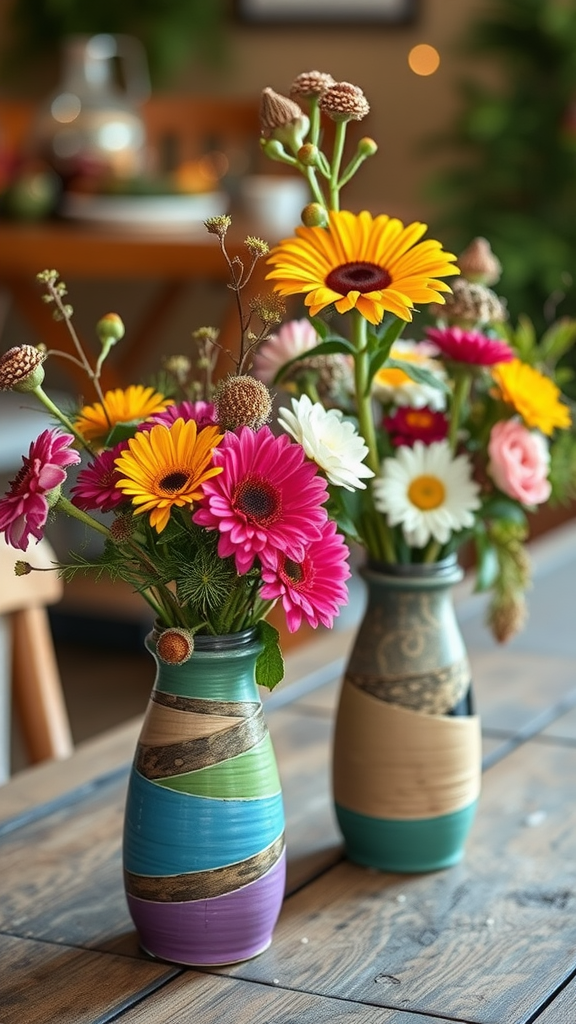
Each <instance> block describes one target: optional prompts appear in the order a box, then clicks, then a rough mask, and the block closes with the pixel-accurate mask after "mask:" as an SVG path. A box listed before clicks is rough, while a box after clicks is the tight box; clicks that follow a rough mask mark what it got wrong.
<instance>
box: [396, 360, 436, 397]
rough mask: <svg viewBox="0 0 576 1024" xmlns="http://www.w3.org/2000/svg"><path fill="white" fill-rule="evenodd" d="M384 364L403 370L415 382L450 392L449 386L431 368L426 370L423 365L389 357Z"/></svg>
mask: <svg viewBox="0 0 576 1024" xmlns="http://www.w3.org/2000/svg"><path fill="white" fill-rule="evenodd" d="M386 366H390V367H392V368H393V369H395V370H403V371H404V373H405V374H406V376H407V377H410V379H411V380H415V381H416V383H417V384H428V385H429V386H430V387H433V388H438V390H439V391H444V392H445V393H446V394H450V387H449V385H448V384H446V381H444V380H442V378H441V377H437V376H436V374H434V373H432V371H431V370H426V369H425V368H424V367H423V366H416V365H415V364H414V363H408V362H404V361H403V360H402V359H389V360H388V362H387V363H386Z"/></svg>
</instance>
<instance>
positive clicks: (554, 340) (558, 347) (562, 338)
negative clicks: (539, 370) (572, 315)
mask: <svg viewBox="0 0 576 1024" xmlns="http://www.w3.org/2000/svg"><path fill="white" fill-rule="evenodd" d="M575 342H576V320H571V319H569V318H568V317H565V318H564V319H562V320H557V321H556V323H554V324H552V326H551V327H549V328H548V330H547V331H546V333H545V334H544V335H543V337H542V338H541V339H540V346H539V348H540V358H541V359H543V360H544V362H553V363H555V362H556V361H557V360H558V359H560V358H561V357H562V356H563V355H565V354H566V352H569V351H570V349H571V348H572V347H573V345H574V343H575Z"/></svg>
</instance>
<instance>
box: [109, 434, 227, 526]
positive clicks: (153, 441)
mask: <svg viewBox="0 0 576 1024" xmlns="http://www.w3.org/2000/svg"><path fill="white" fill-rule="evenodd" d="M222 437H223V435H222V434H221V433H220V431H219V430H218V427H212V426H208V427H204V428H203V429H202V430H198V426H197V423H196V421H195V420H183V419H177V420H176V421H175V422H174V423H173V424H171V425H170V426H165V425H164V424H160V423H159V424H157V425H156V426H154V427H152V429H151V430H142V431H140V432H139V433H138V434H136V435H135V436H134V437H132V438H130V440H129V441H128V448H127V449H126V450H125V451H123V452H122V453H121V454H120V455H119V456H118V458H117V459H115V463H116V466H117V467H118V471H119V472H120V473H121V474H122V477H121V479H120V480H118V483H117V485H116V486H117V487H118V488H119V489H120V490H121V491H123V493H124V494H127V495H128V496H129V497H130V498H131V499H132V503H133V504H134V505H136V506H138V507H137V508H136V510H135V512H134V514H135V515H138V514H139V513H141V512H150V525H151V526H154V527H155V528H156V530H157V531H158V533H162V530H163V529H164V528H165V527H166V525H167V523H168V520H169V519H170V512H171V510H172V507H173V506H174V505H176V506H177V507H179V508H181V507H182V506H183V505H191V504H192V503H193V502H194V501H197V500H198V499H199V498H201V497H202V484H203V483H204V481H205V480H209V479H210V477H212V476H216V475H217V474H218V473H221V472H222V467H221V466H213V465H211V461H212V452H213V450H214V448H215V447H216V446H217V445H218V444H219V443H220V441H221V440H222Z"/></svg>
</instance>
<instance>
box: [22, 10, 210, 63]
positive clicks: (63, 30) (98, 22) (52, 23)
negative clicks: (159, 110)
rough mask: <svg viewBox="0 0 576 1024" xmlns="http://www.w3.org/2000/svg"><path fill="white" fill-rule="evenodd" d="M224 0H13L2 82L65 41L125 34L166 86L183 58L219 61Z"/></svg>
mask: <svg viewBox="0 0 576 1024" xmlns="http://www.w3.org/2000/svg"><path fill="white" fill-rule="evenodd" d="M226 11H227V4H226V2H225V0H208V2H207V0H121V2H118V0H51V2H49V3H46V2H45V0H15V2H14V4H13V7H12V10H11V18H10V20H11V29H12V32H13V34H14V42H13V44H12V45H11V48H10V52H9V53H8V52H4V53H3V55H2V57H3V70H4V75H5V77H8V76H9V75H11V76H13V75H15V74H17V73H18V72H21V71H22V70H23V69H24V68H27V69H29V68H30V66H31V65H32V64H33V62H34V61H35V60H37V59H38V57H44V56H46V55H50V54H51V53H52V52H53V51H54V49H55V48H58V47H59V45H60V43H61V42H62V40H63V39H65V38H66V36H69V35H73V34H76V33H78V34H87V35H91V34H96V33H99V32H111V33H113V34H121V33H128V34H130V35H134V36H136V37H137V38H139V39H140V40H141V42H142V43H143V45H144V47H145V49H146V52H147V55H148V61H149V65H150V73H151V76H152V80H153V81H154V82H155V83H161V82H165V81H167V80H168V79H169V78H170V76H171V75H173V74H174V72H175V71H176V70H178V69H179V68H180V67H181V66H182V64H183V63H184V62H185V61H186V59H188V58H190V57H192V56H194V57H196V58H197V59H201V60H204V61H205V62H206V61H211V62H216V61H218V60H219V59H221V57H222V50H223V29H224V23H225V17H226Z"/></svg>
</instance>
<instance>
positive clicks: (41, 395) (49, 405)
mask: <svg viewBox="0 0 576 1024" xmlns="http://www.w3.org/2000/svg"><path fill="white" fill-rule="evenodd" d="M32 393H33V394H34V395H36V398H37V399H38V401H39V402H42V405H43V406H44V407H45V408H46V409H48V412H50V413H52V415H53V416H55V417H56V419H58V420H60V423H62V425H63V426H64V427H66V430H69V431H70V433H71V434H72V435H73V436H74V437H75V438H76V440H77V441H78V443H79V444H81V445H82V447H83V448H85V449H86V451H88V452H89V453H90V455H93V454H94V452H93V450H92V448H91V447H90V445H89V444H88V443H87V442H86V439H85V438H84V437H83V436H82V434H80V433H79V432H78V431H77V430H76V428H75V427H74V425H73V424H72V423H71V422H70V420H69V419H68V417H67V416H65V415H64V413H63V412H62V411H61V410H60V409H59V408H58V406H57V405H55V404H54V402H53V401H52V399H51V398H49V397H48V395H47V394H46V392H45V391H43V390H42V386H41V385H40V384H39V385H38V387H35V388H34V390H33V392H32Z"/></svg>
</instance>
